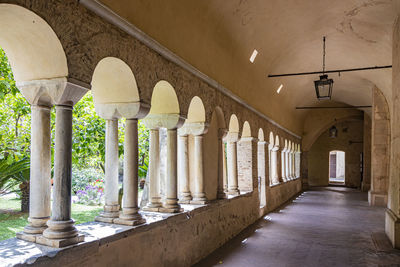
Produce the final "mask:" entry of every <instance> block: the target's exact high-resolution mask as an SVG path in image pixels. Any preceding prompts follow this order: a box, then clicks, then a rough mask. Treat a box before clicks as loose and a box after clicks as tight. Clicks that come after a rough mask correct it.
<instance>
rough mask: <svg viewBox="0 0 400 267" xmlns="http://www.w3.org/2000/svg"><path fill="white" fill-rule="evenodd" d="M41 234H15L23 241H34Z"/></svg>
mask: <svg viewBox="0 0 400 267" xmlns="http://www.w3.org/2000/svg"><path fill="white" fill-rule="evenodd" d="M41 235H42V234H28V233H25V232H19V233H17V234H16V237H17V238H18V239H21V240H24V241H28V242H33V243H36V238H37V237H38V236H41Z"/></svg>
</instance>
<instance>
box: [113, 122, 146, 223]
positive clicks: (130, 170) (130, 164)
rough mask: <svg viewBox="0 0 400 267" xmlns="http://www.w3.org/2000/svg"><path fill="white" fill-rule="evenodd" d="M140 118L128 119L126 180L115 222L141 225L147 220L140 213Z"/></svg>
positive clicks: (125, 150) (126, 131)
mask: <svg viewBox="0 0 400 267" xmlns="http://www.w3.org/2000/svg"><path fill="white" fill-rule="evenodd" d="M138 154H139V148H138V120H137V119H127V120H126V125H125V144H124V181H123V189H124V194H123V201H122V212H120V214H119V218H117V219H114V223H116V224H123V225H131V226H133V225H139V224H143V223H145V222H146V220H145V219H143V218H142V216H141V215H140V214H139V212H138V211H139V207H138V167H139V166H138Z"/></svg>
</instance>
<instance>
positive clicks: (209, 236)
mask: <svg viewBox="0 0 400 267" xmlns="http://www.w3.org/2000/svg"><path fill="white" fill-rule="evenodd" d="M300 191H301V179H297V180H294V181H290V182H287V183H284V184H280V185H277V186H274V187H272V188H268V189H267V205H266V206H265V207H264V208H263V209H260V208H259V202H258V195H257V194H258V192H257V191H254V192H252V193H246V194H242V195H240V196H237V197H234V198H230V199H223V200H218V201H213V202H212V203H210V204H208V205H206V206H201V207H197V208H194V209H193V210H190V211H189V210H188V211H185V212H183V213H180V214H171V215H165V214H164V215H162V214H158V213H148V212H144V213H143V214H144V216H145V217H146V218H147V219H148V222H149V223H148V224H145V225H141V226H136V227H129V226H122V225H112V224H105V223H99V222H89V223H85V224H81V225H78V226H77V228H78V229H79V230H80V231H81V232H83V233H85V236H86V239H85V240H86V241H85V242H84V243H81V244H78V245H76V246H72V247H68V248H64V249H56V248H49V247H45V246H41V245H38V244H33V243H28V242H25V241H22V240H17V239H9V240H6V241H3V242H0V254H3V252H4V256H5V254H7V255H8V257H7V259H6V262H5V263H4V264H5V265H6V266H7V265H10V266H12V265H15V264H18V263H20V264H21V263H24V264H32V263H33V264H34V265H35V266H96V267H98V266H132V265H134V266H190V265H192V264H194V263H196V262H198V261H199V260H201V259H202V258H204V257H205V256H207V255H208V254H210V253H211V252H212V251H214V250H215V249H217V248H218V247H220V246H222V245H223V244H224V243H225V242H227V241H228V240H229V239H231V238H232V237H234V236H235V235H237V234H238V233H240V232H241V231H242V230H244V229H245V228H246V227H248V226H249V225H251V224H252V223H254V222H255V221H256V220H257V219H259V217H260V216H263V215H264V214H265V213H266V212H268V211H271V210H273V209H275V208H277V207H278V206H280V205H282V204H283V203H284V202H286V201H287V200H289V199H290V198H292V197H293V196H295V195H296V194H298V193H299V192H300ZM186 208H188V209H191V208H193V206H187V207H186Z"/></svg>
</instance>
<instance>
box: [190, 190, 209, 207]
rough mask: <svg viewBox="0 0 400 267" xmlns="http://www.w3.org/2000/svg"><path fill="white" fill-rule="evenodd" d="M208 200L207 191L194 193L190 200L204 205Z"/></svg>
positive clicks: (191, 202) (195, 203) (192, 202)
mask: <svg viewBox="0 0 400 267" xmlns="http://www.w3.org/2000/svg"><path fill="white" fill-rule="evenodd" d="M207 202H208V201H207V198H206V194H205V193H196V194H194V195H193V199H192V201H190V204H194V205H203V204H206V203H207Z"/></svg>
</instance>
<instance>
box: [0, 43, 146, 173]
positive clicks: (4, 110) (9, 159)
mask: <svg viewBox="0 0 400 267" xmlns="http://www.w3.org/2000/svg"><path fill="white" fill-rule="evenodd" d="M30 113H31V108H30V105H29V103H28V102H27V101H26V100H25V98H24V97H23V95H22V94H21V93H20V91H19V90H18V88H17V87H16V83H15V80H14V77H13V73H12V70H11V67H10V64H9V62H8V59H7V56H6V55H5V53H4V51H3V50H2V49H1V48H0V160H3V162H5V163H4V164H7V165H9V166H11V165H12V164H14V163H16V162H19V161H21V160H22V159H24V160H25V161H26V160H29V157H30V139H31V136H30V134H31V132H30V129H31V116H30ZM124 128H125V120H124V119H122V120H120V123H119V153H120V155H121V159H122V158H123V150H124V146H123V142H124V137H125V135H124ZM51 130H52V153H51V154H52V163H53V162H54V160H53V159H54V145H55V144H54V141H55V138H54V137H55V110H54V108H53V109H52V112H51ZM138 131H139V166H140V170H139V171H140V173H139V176H141V177H143V176H146V172H147V162H148V151H149V131H148V130H147V129H146V128H145V126H144V125H143V124H142V123H140V122H139V125H138ZM104 160H105V121H104V120H103V119H102V118H100V117H99V116H97V114H96V112H95V108H94V102H93V97H92V94H91V93H90V92H88V93H87V94H86V95H85V96H84V97H83V98H82V99H81V100H80V101H79V102H78V103H77V104H76V105H75V107H74V111H73V140H72V165H73V168H74V170H84V169H93V168H98V169H99V170H103V171H104Z"/></svg>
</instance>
